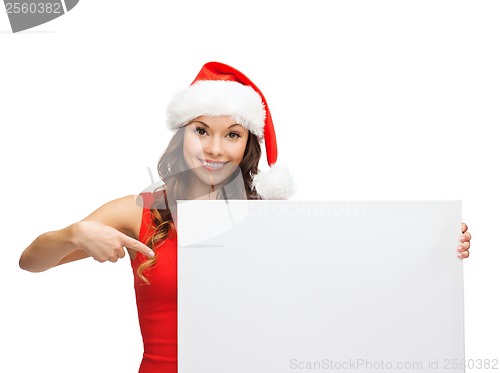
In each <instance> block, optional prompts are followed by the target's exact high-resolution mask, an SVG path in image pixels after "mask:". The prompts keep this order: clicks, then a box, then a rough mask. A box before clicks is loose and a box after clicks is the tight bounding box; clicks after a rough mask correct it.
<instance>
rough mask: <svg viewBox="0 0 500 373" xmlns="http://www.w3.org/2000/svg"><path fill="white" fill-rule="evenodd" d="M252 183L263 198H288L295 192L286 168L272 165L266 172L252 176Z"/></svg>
mask: <svg viewBox="0 0 500 373" xmlns="http://www.w3.org/2000/svg"><path fill="white" fill-rule="evenodd" d="M253 185H254V186H255V189H256V191H257V193H258V194H259V195H260V196H261V197H262V198H263V199H288V198H290V197H291V196H292V195H294V194H295V183H294V181H293V178H292V175H291V174H290V171H289V170H288V168H286V167H284V166H281V165H276V164H274V165H272V166H271V169H270V170H269V171H267V172H260V173H258V174H257V175H255V176H254V178H253Z"/></svg>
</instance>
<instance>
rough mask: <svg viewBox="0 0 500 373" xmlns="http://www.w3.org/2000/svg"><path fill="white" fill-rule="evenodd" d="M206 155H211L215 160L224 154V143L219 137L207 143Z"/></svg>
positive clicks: (213, 137)
mask: <svg viewBox="0 0 500 373" xmlns="http://www.w3.org/2000/svg"><path fill="white" fill-rule="evenodd" d="M205 153H206V154H208V155H211V156H212V157H214V158H215V157H219V156H221V155H223V154H224V149H223V146H222V142H221V139H219V137H218V136H212V137H211V138H210V140H209V141H207V143H206V146H205Z"/></svg>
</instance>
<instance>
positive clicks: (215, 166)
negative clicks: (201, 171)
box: [203, 161, 225, 168]
mask: <svg viewBox="0 0 500 373" xmlns="http://www.w3.org/2000/svg"><path fill="white" fill-rule="evenodd" d="M203 164H204V165H205V166H207V167H210V168H221V167H222V166H224V165H225V163H210V162H205V161H203Z"/></svg>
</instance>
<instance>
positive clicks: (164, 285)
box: [131, 192, 177, 373]
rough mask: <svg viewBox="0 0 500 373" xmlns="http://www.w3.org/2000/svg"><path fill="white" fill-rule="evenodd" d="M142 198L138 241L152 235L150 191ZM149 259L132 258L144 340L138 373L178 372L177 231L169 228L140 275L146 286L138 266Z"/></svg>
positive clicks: (151, 199) (142, 256)
mask: <svg viewBox="0 0 500 373" xmlns="http://www.w3.org/2000/svg"><path fill="white" fill-rule="evenodd" d="M141 196H142V198H143V201H144V206H143V210H142V223H141V229H140V233H139V241H141V242H142V243H145V242H146V240H147V239H148V238H149V237H150V236H151V235H152V233H153V230H152V228H151V212H150V210H149V207H150V206H151V204H152V202H153V200H154V195H153V193H148V192H144V193H141ZM147 259H148V258H147V257H146V256H145V255H143V254H141V253H139V252H138V253H137V255H136V257H135V258H134V260H132V261H131V264H132V268H133V272H134V288H135V296H136V303H137V312H138V316H139V325H140V328H141V334H142V339H143V343H144V354H143V359H142V362H141V366H140V368H139V373H160V372H161V373H177V232H176V231H175V229H172V230H171V231H170V232H169V235H168V237H167V238H166V239H165V240H164V241H163V242H162V243H161V245H160V246H159V247H158V248H157V249H156V264H155V265H154V266H152V267H149V268H148V269H146V270H145V271H144V272H143V274H144V275H145V276H146V278H147V279H148V280H149V282H150V284H149V285H147V284H146V283H144V282H143V281H142V280H141V279H140V278H139V277H138V276H137V268H138V267H139V265H140V264H141V263H143V262H144V261H146V260H147Z"/></svg>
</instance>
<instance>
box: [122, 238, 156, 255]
mask: <svg viewBox="0 0 500 373" xmlns="http://www.w3.org/2000/svg"><path fill="white" fill-rule="evenodd" d="M124 236H125V237H124V240H123V245H124V246H126V247H127V248H129V249H132V250H135V251H137V252H140V253H143V254H144V255H146V256H148V257H150V258H153V257H154V256H155V253H154V251H153V250H151V249H150V248H149V247H147V246H146V245H144V244H143V243H142V242H140V241H137V240H135V239H133V238H132V237H129V236H127V235H124Z"/></svg>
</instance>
